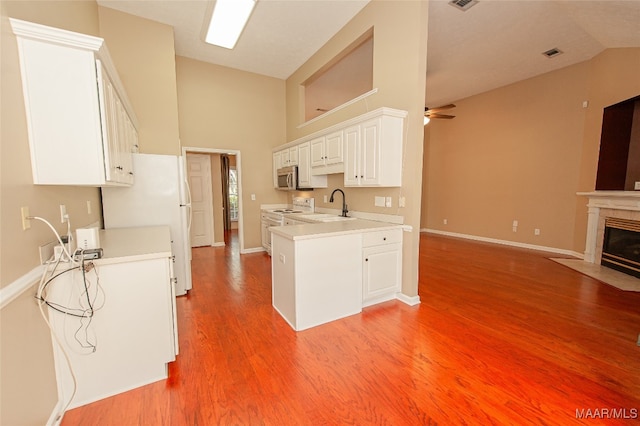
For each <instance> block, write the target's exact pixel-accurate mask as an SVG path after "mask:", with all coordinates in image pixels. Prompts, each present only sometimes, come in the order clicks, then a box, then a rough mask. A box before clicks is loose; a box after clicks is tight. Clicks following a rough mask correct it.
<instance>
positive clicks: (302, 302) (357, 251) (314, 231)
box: [271, 219, 402, 331]
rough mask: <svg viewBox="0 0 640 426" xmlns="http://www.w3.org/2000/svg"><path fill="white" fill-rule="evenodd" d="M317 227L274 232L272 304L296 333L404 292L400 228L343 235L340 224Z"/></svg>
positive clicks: (280, 229) (356, 311) (301, 227)
mask: <svg viewBox="0 0 640 426" xmlns="http://www.w3.org/2000/svg"><path fill="white" fill-rule="evenodd" d="M288 220H290V219H288ZM294 222H295V221H294ZM285 224H286V223H285ZM317 225H318V224H315V225H310V226H312V227H313V228H309V230H308V231H305V227H304V226H300V227H296V228H297V229H296V228H293V227H292V228H290V229H289V228H286V229H285V228H276V229H278V230H277V231H273V232H272V253H271V274H272V303H273V307H274V308H275V309H276V310H277V311H278V313H279V314H280V315H281V316H282V317H283V318H284V319H285V320H286V321H287V322H288V323H289V325H291V327H292V328H293V329H294V330H296V331H300V330H304V329H307V328H310V327H314V326H317V325H320V324H324V323H327V322H330V321H334V320H337V319H340V318H344V317H346V316H349V315H353V314H356V313H358V312H361V311H362V308H363V307H366V306H371V305H374V304H376V303H380V302H384V301H387V300H391V299H395V298H396V297H397V294H398V293H399V292H400V291H401V290H402V229H401V228H400V227H393V228H388V229H385V230H368V229H367V230H362V231H356V232H349V233H347V234H344V233H343V232H344V229H342V231H341V230H340V229H341V227H339V226H337V227H336V226H335V224H333V225H332V228H334V229H335V230H336V233H323V231H322V228H319V227H317ZM307 232H309V233H308V234H307ZM310 235H313V237H309V236H310ZM291 236H293V238H291ZM298 237H299V238H298Z"/></svg>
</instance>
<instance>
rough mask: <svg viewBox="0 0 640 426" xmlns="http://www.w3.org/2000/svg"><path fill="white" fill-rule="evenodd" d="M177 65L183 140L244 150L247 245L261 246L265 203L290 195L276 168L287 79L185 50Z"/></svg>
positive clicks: (282, 136) (198, 145)
mask: <svg viewBox="0 0 640 426" xmlns="http://www.w3.org/2000/svg"><path fill="white" fill-rule="evenodd" d="M176 69H177V73H176V74H177V81H178V84H177V87H178V111H179V117H180V139H181V142H182V146H183V147H196V148H210V149H229V150H238V151H240V159H239V160H240V161H239V162H240V169H241V170H240V172H241V176H240V183H241V185H242V203H243V204H242V209H243V211H242V215H243V223H242V227H243V235H244V248H245V249H252V248H259V247H261V234H260V204H261V203H274V202H284V200H285V197H284V195H283V194H281V193H280V192H278V191H276V190H274V189H273V179H272V171H271V168H272V153H271V149H272V147H274V146H277V145H281V144H283V143H284V142H285V114H284V111H285V98H284V93H285V92H284V81H283V80H279V79H275V78H271V77H265V76H261V75H258V74H253V73H248V72H244V71H238V70H234V69H231V68H225V67H221V66H217V65H211V64H207V63H204V62H200V61H196V60H193V59H188V58H184V57H180V56H178V57H177V58H176ZM251 194H255V195H256V200H255V201H252V200H251Z"/></svg>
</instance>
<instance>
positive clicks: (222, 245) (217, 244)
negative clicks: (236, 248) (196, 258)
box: [211, 241, 226, 247]
mask: <svg viewBox="0 0 640 426" xmlns="http://www.w3.org/2000/svg"><path fill="white" fill-rule="evenodd" d="M225 245H226V244H225V243H224V241H219V242H217V243H213V244H211V247H224V246H225Z"/></svg>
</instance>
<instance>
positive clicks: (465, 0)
mask: <svg viewBox="0 0 640 426" xmlns="http://www.w3.org/2000/svg"><path fill="white" fill-rule="evenodd" d="M476 3H478V0H451V1H450V2H449V4H450V5H451V6H453V7H455V8H456V9H460V10H462V11H463V12H466V11H467V10H469V9H471V7H472V6H474V5H475V4H476Z"/></svg>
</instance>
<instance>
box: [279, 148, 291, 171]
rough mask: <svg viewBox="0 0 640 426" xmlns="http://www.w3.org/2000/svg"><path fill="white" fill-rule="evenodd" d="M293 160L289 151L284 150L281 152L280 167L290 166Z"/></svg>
mask: <svg viewBox="0 0 640 426" xmlns="http://www.w3.org/2000/svg"><path fill="white" fill-rule="evenodd" d="M290 163H291V160H290V159H289V150H288V149H283V150H282V151H280V165H281V166H282V167H287V166H290V165H291V164H290Z"/></svg>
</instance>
